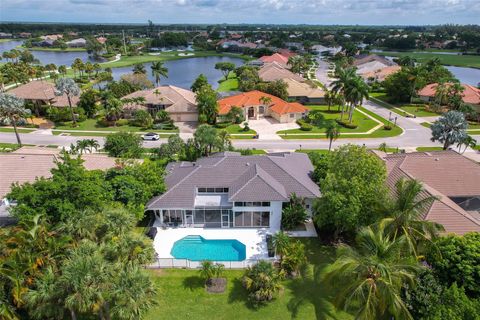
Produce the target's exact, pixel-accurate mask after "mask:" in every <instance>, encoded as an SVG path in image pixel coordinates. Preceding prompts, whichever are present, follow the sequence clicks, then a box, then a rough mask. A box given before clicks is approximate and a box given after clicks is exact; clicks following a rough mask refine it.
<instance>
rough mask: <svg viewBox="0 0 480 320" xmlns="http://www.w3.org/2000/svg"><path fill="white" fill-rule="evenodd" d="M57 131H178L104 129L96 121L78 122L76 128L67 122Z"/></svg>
mask: <svg viewBox="0 0 480 320" xmlns="http://www.w3.org/2000/svg"><path fill="white" fill-rule="evenodd" d="M55 129H58V130H75V131H82V130H83V131H129V132H158V133H160V132H165V133H175V132H178V129H176V130H156V129H145V128H141V127H135V126H130V125H126V126H117V127H102V126H99V125H97V120H96V119H87V120H85V121H82V122H77V126H76V127H72V126H71V122H67V123H65V124H64V125H59V126H55Z"/></svg>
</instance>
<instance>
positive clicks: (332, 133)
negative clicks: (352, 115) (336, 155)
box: [325, 122, 340, 151]
mask: <svg viewBox="0 0 480 320" xmlns="http://www.w3.org/2000/svg"><path fill="white" fill-rule="evenodd" d="M325 133H326V135H327V139H328V140H329V141H330V143H329V144H328V151H331V150H332V142H333V141H335V140H337V139H338V137H340V126H339V125H338V124H337V123H336V122H330V123H329V125H328V127H327V130H326V131H325Z"/></svg>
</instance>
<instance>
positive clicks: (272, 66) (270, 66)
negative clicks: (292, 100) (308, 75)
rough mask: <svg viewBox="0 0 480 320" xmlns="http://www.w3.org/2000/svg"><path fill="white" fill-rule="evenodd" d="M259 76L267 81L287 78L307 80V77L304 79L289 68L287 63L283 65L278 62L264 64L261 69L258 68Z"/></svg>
mask: <svg viewBox="0 0 480 320" xmlns="http://www.w3.org/2000/svg"><path fill="white" fill-rule="evenodd" d="M258 76H259V77H260V79H262V80H263V81H267V82H270V81H276V80H281V79H285V78H290V79H294V80H296V81H300V82H303V81H305V79H303V78H302V77H301V76H299V75H298V74H295V73H293V72H291V71H290V70H288V69H287V66H286V65H282V64H280V63H278V62H271V63H267V64H265V65H264V66H262V67H261V68H260V70H258Z"/></svg>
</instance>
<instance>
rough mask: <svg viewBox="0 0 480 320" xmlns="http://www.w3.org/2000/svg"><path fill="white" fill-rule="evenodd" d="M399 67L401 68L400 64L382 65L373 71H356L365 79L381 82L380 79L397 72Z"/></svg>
mask: <svg viewBox="0 0 480 320" xmlns="http://www.w3.org/2000/svg"><path fill="white" fill-rule="evenodd" d="M400 69H401V67H400V66H390V67H383V68H380V69H377V70H374V71H372V70H365V69H363V70H362V71H357V73H358V74H359V75H360V76H361V77H362V78H363V79H364V80H366V81H369V82H372V81H378V82H382V81H385V79H386V78H387V77H388V76H389V75H392V74H394V73H396V72H398V71H399V70H400Z"/></svg>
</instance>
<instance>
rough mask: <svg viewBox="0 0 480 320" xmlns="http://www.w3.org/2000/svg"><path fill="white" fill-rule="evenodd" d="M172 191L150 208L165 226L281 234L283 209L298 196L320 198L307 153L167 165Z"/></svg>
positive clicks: (228, 154) (231, 156) (309, 201)
mask: <svg viewBox="0 0 480 320" xmlns="http://www.w3.org/2000/svg"><path fill="white" fill-rule="evenodd" d="M166 171H167V172H168V174H167V176H166V177H165V183H166V185H167V191H166V192H165V193H164V194H162V195H160V196H157V197H155V198H153V199H151V200H150V202H149V203H148V204H147V208H148V210H150V211H153V213H154V214H155V217H156V219H157V221H158V222H159V223H160V225H164V226H182V227H198V228H268V229H269V230H270V231H271V233H275V232H277V231H279V230H280V227H281V219H282V205H283V204H284V203H288V202H289V199H290V195H291V194H292V193H295V194H296V195H297V196H299V197H303V198H305V199H306V203H307V208H308V209H309V211H310V208H311V205H312V202H313V200H314V199H315V198H317V197H319V196H320V190H319V188H318V186H317V185H316V184H315V183H314V182H313V181H312V180H311V178H310V175H311V174H312V172H313V166H312V164H311V162H310V160H309V158H308V156H307V155H306V154H303V153H278V154H268V155H262V156H241V155H240V154H239V153H236V152H224V153H219V154H214V155H212V156H211V157H208V158H200V159H198V160H197V161H196V162H175V163H170V164H168V166H167V168H166Z"/></svg>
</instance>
